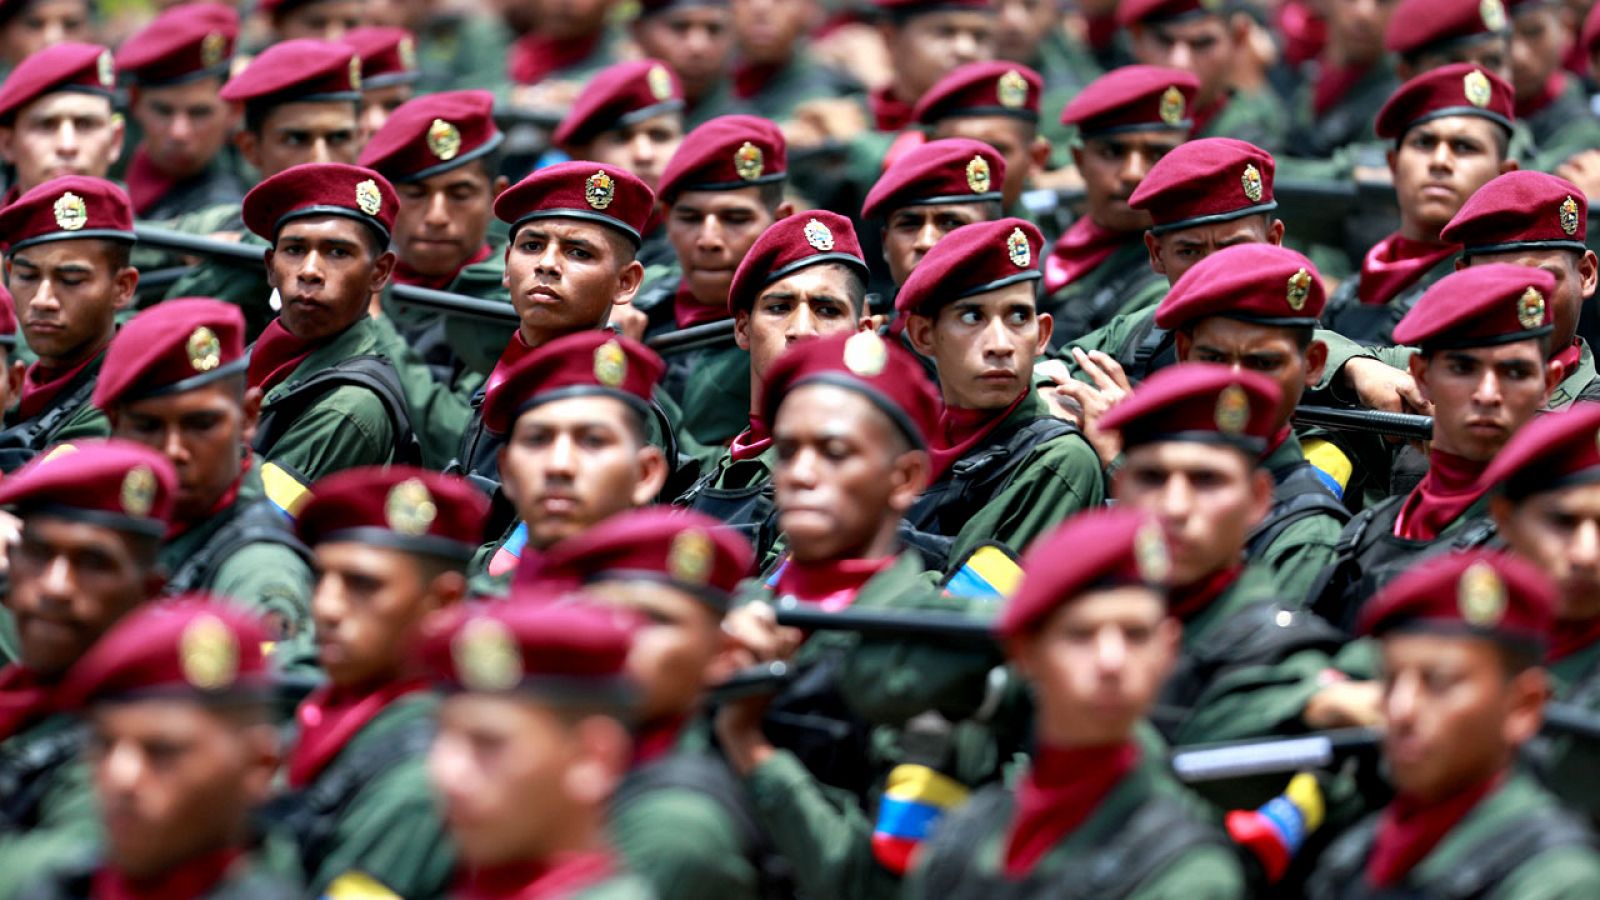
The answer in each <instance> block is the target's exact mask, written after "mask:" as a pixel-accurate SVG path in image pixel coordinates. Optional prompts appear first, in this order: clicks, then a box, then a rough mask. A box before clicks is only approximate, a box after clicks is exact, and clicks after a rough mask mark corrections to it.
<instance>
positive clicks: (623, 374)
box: [594, 341, 628, 387]
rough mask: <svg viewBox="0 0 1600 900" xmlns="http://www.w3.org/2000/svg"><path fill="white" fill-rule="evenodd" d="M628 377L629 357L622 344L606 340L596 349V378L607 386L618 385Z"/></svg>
mask: <svg viewBox="0 0 1600 900" xmlns="http://www.w3.org/2000/svg"><path fill="white" fill-rule="evenodd" d="M627 377H628V357H627V356H626V355H625V354H624V353H623V352H622V345H621V344H619V343H617V342H616V341H606V342H605V343H604V344H601V345H600V346H598V347H596V348H595V349H594V378H595V380H596V381H598V382H600V383H601V384H603V385H605V386H606V387H616V386H617V385H619V384H621V383H622V380H623V379H624V378H627Z"/></svg>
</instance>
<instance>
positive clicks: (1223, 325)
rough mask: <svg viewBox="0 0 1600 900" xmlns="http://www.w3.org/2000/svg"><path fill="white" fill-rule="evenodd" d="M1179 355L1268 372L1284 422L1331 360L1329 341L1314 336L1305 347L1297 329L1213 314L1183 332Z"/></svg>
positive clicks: (1279, 419) (1279, 418) (1281, 422)
mask: <svg viewBox="0 0 1600 900" xmlns="http://www.w3.org/2000/svg"><path fill="white" fill-rule="evenodd" d="M1177 344H1178V347H1177V349H1178V359H1179V360H1181V361H1183V362H1207V363H1215V364H1217V365H1223V366H1228V367H1229V368H1231V369H1233V370H1234V371H1235V372H1241V371H1248V372H1255V373H1257V374H1260V375H1265V376H1267V377H1268V378H1271V379H1272V380H1273V381H1274V382H1276V383H1277V385H1278V390H1279V391H1280V392H1282V397H1281V399H1280V400H1279V401H1278V412H1277V418H1276V419H1274V421H1275V422H1276V423H1277V425H1278V426H1279V427H1282V426H1285V425H1288V424H1289V417H1290V416H1291V415H1293V414H1294V408H1295V407H1296V406H1299V405H1300V395H1301V394H1303V393H1305V390H1306V388H1307V387H1310V386H1312V385H1315V384H1316V383H1317V382H1318V381H1320V380H1321V379H1322V370H1323V367H1324V366H1325V365H1326V364H1327V362H1328V346H1327V345H1326V344H1324V343H1322V342H1321V341H1313V342H1312V343H1311V344H1310V346H1308V347H1306V348H1305V349H1303V350H1302V349H1301V348H1300V343H1299V341H1298V340H1296V338H1295V335H1294V331H1293V330H1292V329H1288V328H1280V327H1277V326H1273V325H1258V324H1255V323H1253V322H1241V321H1239V320H1238V319H1229V318H1225V317H1223V316H1210V317H1208V318H1205V319H1201V320H1200V321H1199V322H1196V323H1195V325H1194V329H1193V330H1192V331H1189V332H1179V334H1178V339H1177Z"/></svg>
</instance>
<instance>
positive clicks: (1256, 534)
mask: <svg viewBox="0 0 1600 900" xmlns="http://www.w3.org/2000/svg"><path fill="white" fill-rule="evenodd" d="M1289 439H1290V440H1294V437H1293V436H1290V438H1289ZM1315 516H1328V517H1329V518H1332V519H1333V520H1334V521H1336V522H1338V523H1339V524H1340V525H1341V526H1343V525H1344V524H1345V523H1347V522H1349V521H1350V510H1349V509H1347V508H1346V507H1345V505H1344V504H1343V503H1340V502H1339V500H1338V498H1336V497H1334V496H1333V494H1331V493H1329V492H1328V487H1327V485H1325V484H1323V483H1322V478H1321V476H1319V475H1318V474H1317V470H1316V468H1315V467H1313V466H1312V465H1311V464H1310V463H1308V462H1301V463H1299V464H1297V465H1296V466H1295V467H1294V469H1293V470H1291V471H1290V472H1289V474H1288V475H1287V476H1285V477H1284V479H1283V480H1282V481H1280V482H1278V483H1277V484H1276V485H1275V486H1274V487H1273V488H1272V509H1271V511H1270V512H1268V513H1267V517H1266V518H1265V519H1262V520H1261V523H1260V524H1258V525H1256V527H1255V529H1254V530H1253V531H1251V532H1250V537H1249V538H1248V539H1247V540H1246V542H1245V545H1244V553H1245V558H1246V559H1249V560H1258V559H1261V558H1262V557H1263V556H1265V555H1266V552H1267V548H1269V547H1271V546H1272V544H1273V542H1275V541H1277V539H1278V538H1280V537H1282V536H1283V534H1284V532H1286V531H1288V530H1289V529H1290V528H1291V527H1292V526H1294V525H1296V524H1298V523H1300V522H1303V521H1305V520H1307V519H1310V518H1313V517H1315Z"/></svg>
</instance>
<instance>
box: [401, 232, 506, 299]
mask: <svg viewBox="0 0 1600 900" xmlns="http://www.w3.org/2000/svg"><path fill="white" fill-rule="evenodd" d="M493 252H494V248H493V247H490V246H489V245H488V244H487V243H485V244H484V245H483V246H482V247H481V248H479V250H478V252H477V253H474V254H472V258H471V259H469V260H467V261H466V262H464V263H462V264H461V265H459V266H457V267H456V270H455V271H454V272H451V273H450V274H448V275H424V274H422V273H421V272H418V271H417V270H416V269H413V268H411V267H410V266H408V265H406V261H405V260H403V259H402V260H400V261H399V262H397V263H395V264H394V281H395V284H409V285H412V286H414V287H424V288H431V289H432V290H435V291H442V290H444V289H445V288H447V287H449V286H450V285H451V283H452V282H454V281H455V280H456V277H457V276H459V275H460V274H461V270H462V269H465V268H466V267H467V266H475V265H477V264H478V263H481V262H483V261H484V260H486V259H488V258H489V254H490V253H493Z"/></svg>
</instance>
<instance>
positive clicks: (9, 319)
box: [0, 285, 104, 377]
mask: <svg viewBox="0 0 1600 900" xmlns="http://www.w3.org/2000/svg"><path fill="white" fill-rule="evenodd" d="M16 303H17V301H16V298H14V297H12V296H11V291H9V290H7V289H6V287H5V285H0V350H6V351H10V350H11V349H12V348H14V347H16V346H17V306H16ZM102 377H104V376H102Z"/></svg>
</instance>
